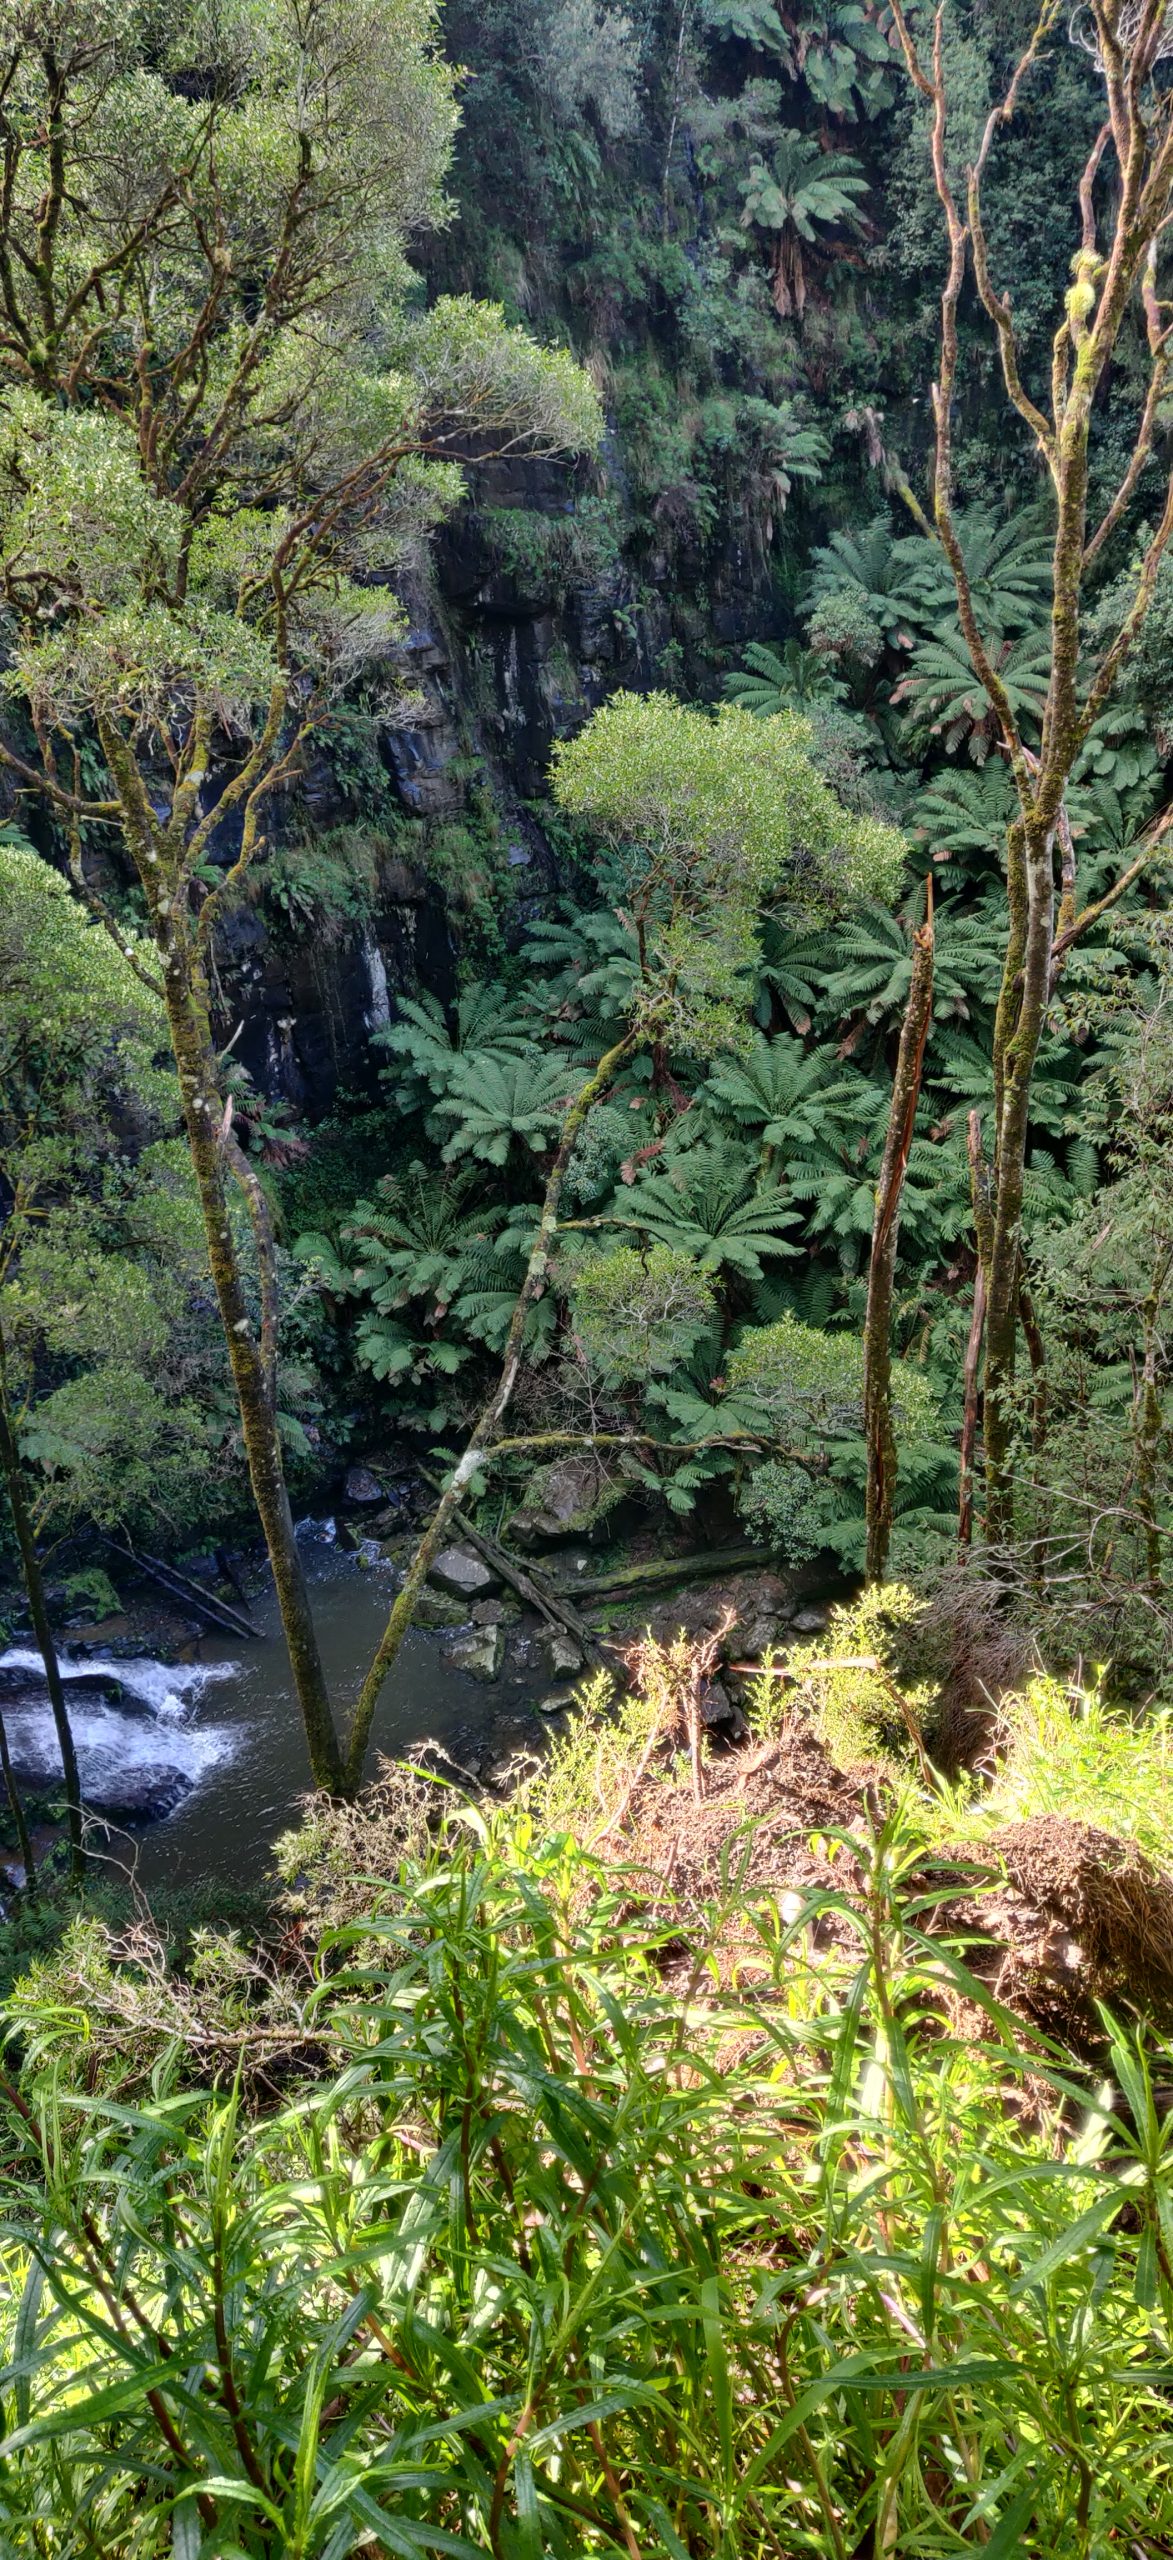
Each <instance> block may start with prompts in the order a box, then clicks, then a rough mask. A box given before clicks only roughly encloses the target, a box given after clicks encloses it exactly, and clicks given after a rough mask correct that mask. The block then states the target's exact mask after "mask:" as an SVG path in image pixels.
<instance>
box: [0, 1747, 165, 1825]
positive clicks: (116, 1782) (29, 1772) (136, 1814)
mask: <svg viewBox="0 0 1173 2560" xmlns="http://www.w3.org/2000/svg"><path fill="white" fill-rule="evenodd" d="M13 1774H14V1776H15V1778H16V1783H17V1785H18V1787H19V1788H20V1789H21V1792H22V1794H24V1795H29V1796H50V1797H60V1795H61V1793H62V1789H63V1786H64V1783H65V1782H64V1779H63V1777H62V1774H61V1763H60V1761H59V1760H54V1761H53V1762H52V1763H50V1762H49V1760H48V1759H47V1758H45V1759H35V1758H34V1757H33V1756H32V1755H31V1754H30V1755H29V1756H27V1757H26V1756H24V1755H23V1754H16V1753H14V1755H13ZM191 1784H192V1782H191V1779H190V1778H189V1777H188V1776H187V1774H186V1772H185V1771H184V1770H183V1769H175V1768H169V1767H168V1766H167V1765H166V1763H165V1762H164V1763H158V1764H155V1765H153V1766H148V1765H147V1764H146V1763H145V1762H142V1761H139V1762H131V1763H130V1765H129V1766H128V1767H127V1768H125V1769H102V1770H100V1771H97V1772H95V1773H94V1775H93V1776H92V1777H90V1778H89V1779H87V1778H86V1777H85V1775H84V1772H83V1778H82V1798H83V1801H84V1804H85V1808H86V1811H87V1813H94V1814H98V1815H100V1816H101V1817H102V1818H103V1819H104V1820H106V1821H107V1822H162V1821H163V1820H164V1818H165V1816H166V1815H167V1814H169V1813H174V1811H175V1808H176V1805H177V1804H182V1802H183V1799H184V1797H185V1796H187V1795H190V1793H191Z"/></svg>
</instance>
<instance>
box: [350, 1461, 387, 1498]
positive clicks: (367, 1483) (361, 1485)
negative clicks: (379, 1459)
mask: <svg viewBox="0 0 1173 2560" xmlns="http://www.w3.org/2000/svg"><path fill="white" fill-rule="evenodd" d="M342 1491H343V1494H344V1496H345V1499H346V1500H347V1502H354V1503H365V1502H383V1501H385V1499H386V1496H385V1494H384V1492H383V1488H382V1485H381V1484H380V1483H379V1481H378V1478H377V1477H376V1476H373V1475H372V1474H371V1471H370V1468H369V1467H348V1468H347V1470H346V1482H345V1484H344V1485H343V1488H342Z"/></svg>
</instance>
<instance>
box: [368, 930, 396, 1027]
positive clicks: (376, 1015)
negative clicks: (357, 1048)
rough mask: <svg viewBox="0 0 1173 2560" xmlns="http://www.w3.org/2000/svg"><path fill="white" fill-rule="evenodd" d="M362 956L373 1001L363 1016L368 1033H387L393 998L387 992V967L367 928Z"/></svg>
mask: <svg viewBox="0 0 1173 2560" xmlns="http://www.w3.org/2000/svg"><path fill="white" fill-rule="evenodd" d="M362 956H363V959H364V961H365V962H366V971H367V983H368V985H369V987H370V990H371V1001H370V1004H369V1006H368V1008H367V1011H366V1012H365V1013H364V1015H363V1020H364V1022H365V1023H366V1026H367V1029H368V1031H385V1030H386V1027H387V1024H388V1023H389V1022H390V1020H391V998H390V996H389V994H388V992H387V967H386V962H385V961H384V958H383V954H382V952H381V951H380V949H379V945H378V943H377V941H376V939H375V936H374V934H373V933H372V931H371V928H370V926H369V925H368V926H367V929H366V932H365V933H364V935H363V938H362Z"/></svg>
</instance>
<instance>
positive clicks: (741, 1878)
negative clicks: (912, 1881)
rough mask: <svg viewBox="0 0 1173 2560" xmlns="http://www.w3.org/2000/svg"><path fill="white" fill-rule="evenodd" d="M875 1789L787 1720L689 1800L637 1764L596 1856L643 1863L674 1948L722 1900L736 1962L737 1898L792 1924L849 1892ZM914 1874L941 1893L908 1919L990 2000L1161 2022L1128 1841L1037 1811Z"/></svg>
mask: <svg viewBox="0 0 1173 2560" xmlns="http://www.w3.org/2000/svg"><path fill="white" fill-rule="evenodd" d="M677 1765H679V1764H677ZM884 1783H885V1782H884V1778H883V1775H882V1773H881V1772H879V1771H878V1770H867V1769H864V1770H855V1771H853V1772H852V1773H850V1774H846V1773H845V1772H844V1771H843V1770H841V1769H838V1768H836V1766H835V1764H834V1762H833V1761H832V1760H830V1759H829V1757H828V1755H827V1753H826V1752H825V1751H824V1749H823V1747H822V1745H821V1744H820V1742H819V1741H818V1740H817V1738H816V1736H815V1734H814V1733H813V1732H812V1730H811V1728H810V1726H809V1725H808V1724H807V1723H806V1722H805V1721H804V1720H803V1719H802V1718H800V1717H799V1716H797V1715H795V1716H792V1717H790V1718H788V1719H787V1721H786V1723H785V1725H784V1727H783V1729H782V1731H781V1733H780V1734H779V1735H778V1736H777V1737H776V1738H774V1739H771V1740H770V1741H768V1742H759V1743H757V1744H755V1745H752V1746H750V1747H749V1748H747V1749H744V1750H741V1751H732V1752H727V1753H725V1754H723V1755H722V1756H720V1757H718V1758H715V1759H712V1760H710V1761H709V1762H708V1764H707V1767H706V1770H705V1793H704V1798H703V1801H702V1802H701V1803H699V1804H698V1803H697V1802H696V1801H695V1799H694V1796H693V1793H692V1790H691V1788H690V1786H689V1784H688V1781H687V1778H685V1779H683V1780H682V1781H680V1782H679V1783H677V1782H676V1781H674V1780H672V1779H669V1777H668V1776H667V1773H666V1771H665V1770H664V1768H663V1766H662V1765H661V1766H660V1767H659V1768H657V1767H656V1766H655V1765H653V1766H652V1767H651V1768H650V1769H649V1770H648V1772H647V1774H646V1775H645V1777H644V1778H643V1780H642V1781H641V1783H640V1785H639V1787H638V1788H637V1790H636V1793H635V1795H634V1797H633V1799H632V1800H631V1802H630V1804H629V1806H628V1808H627V1812H626V1816H625V1818H624V1820H623V1821H622V1824H621V1825H620V1824H618V1823H617V1824H616V1827H615V1829H614V1830H613V1831H612V1832H611V1833H610V1834H609V1835H608V1837H607V1842H606V1846H607V1852H608V1854H609V1855H611V1856H613V1857H619V1856H623V1857H626V1858H630V1860H631V1863H632V1865H633V1867H636V1868H640V1869H642V1870H643V1871H644V1873H645V1875H646V1876H647V1879H648V1885H647V1903H648V1904H650V1906H651V1907H652V1908H654V1909H656V1910H657V1911H658V1912H660V1913H661V1914H662V1915H663V1916H664V1917H665V1918H671V1919H675V1918H678V1919H679V1924H680V1944H681V1947H682V1948H686V1947H690V1946H691V1945H692V1944H693V1943H694V1941H695V1925H694V1924H695V1920H696V1917H697V1916H698V1915H699V1912H700V1910H701V1908H702V1906H704V1907H706V1908H707V1909H709V1910H711V1909H712V1906H713V1904H714V1903H715V1902H717V1901H719V1900H720V1899H721V1898H722V1897H723V1896H726V1895H727V1897H728V1901H729V1906H730V1908H729V1919H728V1922H727V1923H726V1925H725V1926H724V1928H723V1929H722V1931H721V1935H720V1953H721V1959H722V1963H723V1967H724V1968H725V1969H726V1970H728V1971H729V1972H740V1971H741V1970H742V1969H743V1968H744V1967H745V1965H746V1964H747V1963H751V1962H752V1949H753V1945H754V1934H753V1929H752V1924H750V1923H749V1922H748V1921H747V1918H746V1910H745V1907H746V1905H747V1904H748V1903H753V1902H757V1903H759V1904H760V1903H761V1901H762V1899H763V1898H766V1899H768V1900H769V1901H770V1902H772V1903H774V1904H775V1906H776V1907H777V1909H778V1911H779V1913H780V1916H781V1918H782V1920H783V1922H784V1923H787V1924H792V1923H794V1922H795V1921H797V1920H799V1919H800V1918H801V1914H802V1906H803V1904H804V1903H806V1902H807V1901H808V1899H809V1898H810V1897H811V1896H812V1895H816V1894H819V1895H822V1894H828V1893H835V1894H837V1895H839V1896H842V1897H844V1898H845V1899H846V1900H848V1901H855V1900H857V1899H859V1897H860V1893H861V1882H862V1879H861V1874H860V1869H859V1866H858V1864H857V1862H856V1859H855V1858H854V1856H853V1855H852V1845H851V1835H853V1834H854V1835H855V1836H856V1837H858V1838H859V1839H860V1842H861V1845H862V1841H863V1838H864V1836H865V1835H866V1833H867V1830H868V1827H869V1821H870V1818H871V1816H872V1815H873V1814H874V1813H875V1812H876V1811H878V1810H879V1806H880V1802H881V1799H882V1795H883V1790H884ZM845 1834H846V1835H847V1836H846V1838H845V1837H844V1836H843V1835H845ZM916 1883H917V1887H918V1889H920V1888H923V1890H924V1892H925V1893H926V1894H932V1893H934V1892H939V1891H940V1890H941V1888H942V1887H946V1888H948V1887H953V1888H954V1889H953V1890H952V1891H949V1892H948V1893H947V1897H946V1899H945V1900H943V1901H942V1902H941V1904H940V1905H939V1906H938V1907H937V1909H936V1910H935V1911H933V1912H926V1913H925V1915H924V1917H923V1919H922V1922H921V1925H922V1926H923V1927H926V1928H929V1929H932V1930H933V1931H934V1933H937V1934H941V1935H944V1936H948V1937H949V1938H950V1939H951V1940H953V1941H954V1942H955V1943H956V1941H957V1940H958V1939H960V1940H962V1941H963V1942H964V1953H965V1960H966V1963H967V1966H968V1968H969V1970H970V1971H971V1972H972V1973H973V1974H974V1975H975V1976H976V1977H977V1978H978V1980H979V1981H981V1982H982V1983H983V1985H984V1986H985V1987H987V1988H988V1989H989V1990H990V1991H991V1992H993V1994H994V1996H995V1997H996V1998H997V1999H998V2000H999V2001H1000V2002H1001V2003H1002V2005H1003V2006H1004V2007H1006V2008H1008V2009H1010V2010H1012V2011H1013V2012H1015V2013H1016V2014H1017V2015H1018V2016H1020V2017H1022V2018H1023V2020H1024V2021H1029V2023H1030V2024H1031V2025H1033V2026H1035V2027H1038V2028H1041V2029H1042V2030H1043V2031H1044V2032H1045V2033H1047V2034H1049V2035H1052V2036H1056V2037H1059V2038H1061V2039H1062V2041H1063V2042H1064V2043H1065V2044H1068V2045H1072V2044H1074V2045H1075V2046H1076V2047H1077V2048H1080V2049H1087V2050H1090V2049H1091V2048H1092V2047H1093V2046H1095V2045H1096V2044H1098V2043H1099V2042H1100V2041H1101V2039H1102V2023H1101V2021H1100V2019H1099V2016H1098V2012H1097V2008H1096V2003H1097V2002H1098V2001H1101V2000H1107V2001H1109V2002H1115V2003H1116V2004H1118V2005H1120V2004H1126V2005H1128V2006H1129V2007H1133V2008H1137V2009H1144V2010H1146V2011H1149V2012H1151V2013H1152V2014H1154V2015H1155V2016H1157V2017H1158V2018H1159V2019H1169V2018H1173V1879H1171V1878H1169V1877H1167V1876H1165V1875H1163V1874H1162V1873H1160V1871H1159V1870H1158V1869H1157V1868H1156V1867H1155V1866H1154V1865H1153V1864H1152V1863H1151V1861H1150V1860H1149V1859H1147V1858H1146V1857H1144V1856H1143V1855H1142V1853H1141V1852H1140V1851H1139V1850H1138V1849H1137V1848H1136V1847H1135V1846H1134V1844H1132V1843H1129V1842H1126V1841H1122V1840H1118V1839H1115V1838H1113V1837H1112V1836H1111V1835H1110V1834H1109V1833H1107V1832H1104V1831H1099V1830H1096V1829H1095V1828H1094V1827H1093V1826H1092V1825H1091V1824H1089V1823H1085V1822H1077V1821H1072V1820H1067V1819H1065V1818H1063V1817H1061V1816H1058V1815H1040V1816H1038V1817H1036V1818H1035V1819H1034V1820H1032V1821H1029V1822H1023V1823H1017V1824H1014V1825H1012V1826H1010V1827H1008V1828H1007V1829H1006V1830H1005V1831H1003V1832H1001V1833H999V1834H997V1835H996V1836H995V1837H994V1838H992V1839H991V1840H990V1841H989V1842H988V1843H985V1844H983V1845H982V1846H981V1848H980V1849H974V1848H973V1847H970V1846H968V1845H967V1846H966V1847H964V1848H959V1849H958V1850H957V1851H956V1852H949V1851H945V1852H942V1853H941V1854H939V1855H937V1856H935V1857H933V1858H932V1859H926V1861H925V1864H924V1868H923V1870H922V1871H921V1874H920V1875H919V1876H918V1878H917V1879H916ZM640 1898H641V1900H643V1898H644V1897H643V1896H642V1895H641V1897H640ZM808 1944H809V1945H810V1947H811V1948H812V1950H813V1951H814V1952H816V1953H817V1952H818V1951H819V1949H820V1948H824V1947H829V1946H831V1945H835V1944H838V1945H841V1946H843V1947H844V1948H851V1949H854V1948H858V1947H859V1944H860V1941H859V1936H858V1932H857V1931H856V1929H855V1928H854V1927H853V1925H852V1923H851V1921H850V1919H849V1918H848V1917H847V1916H846V1915H845V1914H844V1913H842V1912H839V1913H836V1912H835V1911H833V1910H832V1911H830V1912H823V1913H820V1914H819V1915H818V1917H817V1918H816V1919H815V1920H814V1922H813V1925H812V1926H811V1927H810V1930H809V1935H808ZM967 2006H968V2004H967ZM972 2007H973V2016H972V2018H969V2019H968V2020H967V2025H968V2029H969V2031H972V2032H977V2033H980V2032H981V2021H982V2016H983V2013H982V2011H981V2009H980V2006H979V2004H978V2003H977V2002H974V2003H973V2004H972Z"/></svg>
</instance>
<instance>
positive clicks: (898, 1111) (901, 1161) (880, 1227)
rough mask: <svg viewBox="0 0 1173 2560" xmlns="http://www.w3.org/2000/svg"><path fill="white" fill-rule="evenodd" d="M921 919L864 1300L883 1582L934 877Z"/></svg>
mask: <svg viewBox="0 0 1173 2560" xmlns="http://www.w3.org/2000/svg"><path fill="white" fill-rule="evenodd" d="M927 887H928V909H927V914H926V917H925V921H924V923H923V924H922V925H920V926H919V927H918V929H917V931H916V933H915V935H914V936H913V955H912V978H911V981H910V984H909V989H908V1003H907V1005H906V1006H905V1010H904V1021H903V1023H902V1025H901V1030H900V1048H899V1051H898V1053H897V1059H896V1076H895V1081H894V1083H893V1086H892V1107H891V1110H890V1111H889V1114H888V1135H887V1139H886V1141H885V1145H884V1160H883V1163H882V1165H881V1167H880V1179H879V1182H878V1184H877V1187H876V1215H875V1222H874V1224H873V1227H872V1255H871V1262H870V1264H869V1266H868V1302H867V1314H866V1316H865V1319H864V1335H863V1411H864V1437H865V1440H866V1443H867V1467H868V1473H867V1577H868V1581H869V1582H882V1581H883V1578H884V1570H885V1567H886V1565H887V1562H888V1547H889V1544H890V1541H891V1536H892V1517H893V1512H894V1509H895V1503H896V1434H895V1430H894V1428H893V1423H892V1292H893V1283H894V1279H895V1272H896V1247H897V1243H898V1241H899V1236H900V1201H901V1195H902V1192H903V1190H904V1177H905V1174H906V1172H907V1170H908V1158H909V1151H910V1149H911V1146H912V1132H913V1128H914V1125H915V1122H916V1111H917V1104H918V1102H919V1101H920V1089H921V1076H922V1074H923V1071H924V1057H925V1042H926V1041H927V1039H928V1036H929V1023H930V1021H931V1019H932V1010H933V884H932V880H931V878H930V880H929V882H928V884H927Z"/></svg>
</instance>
